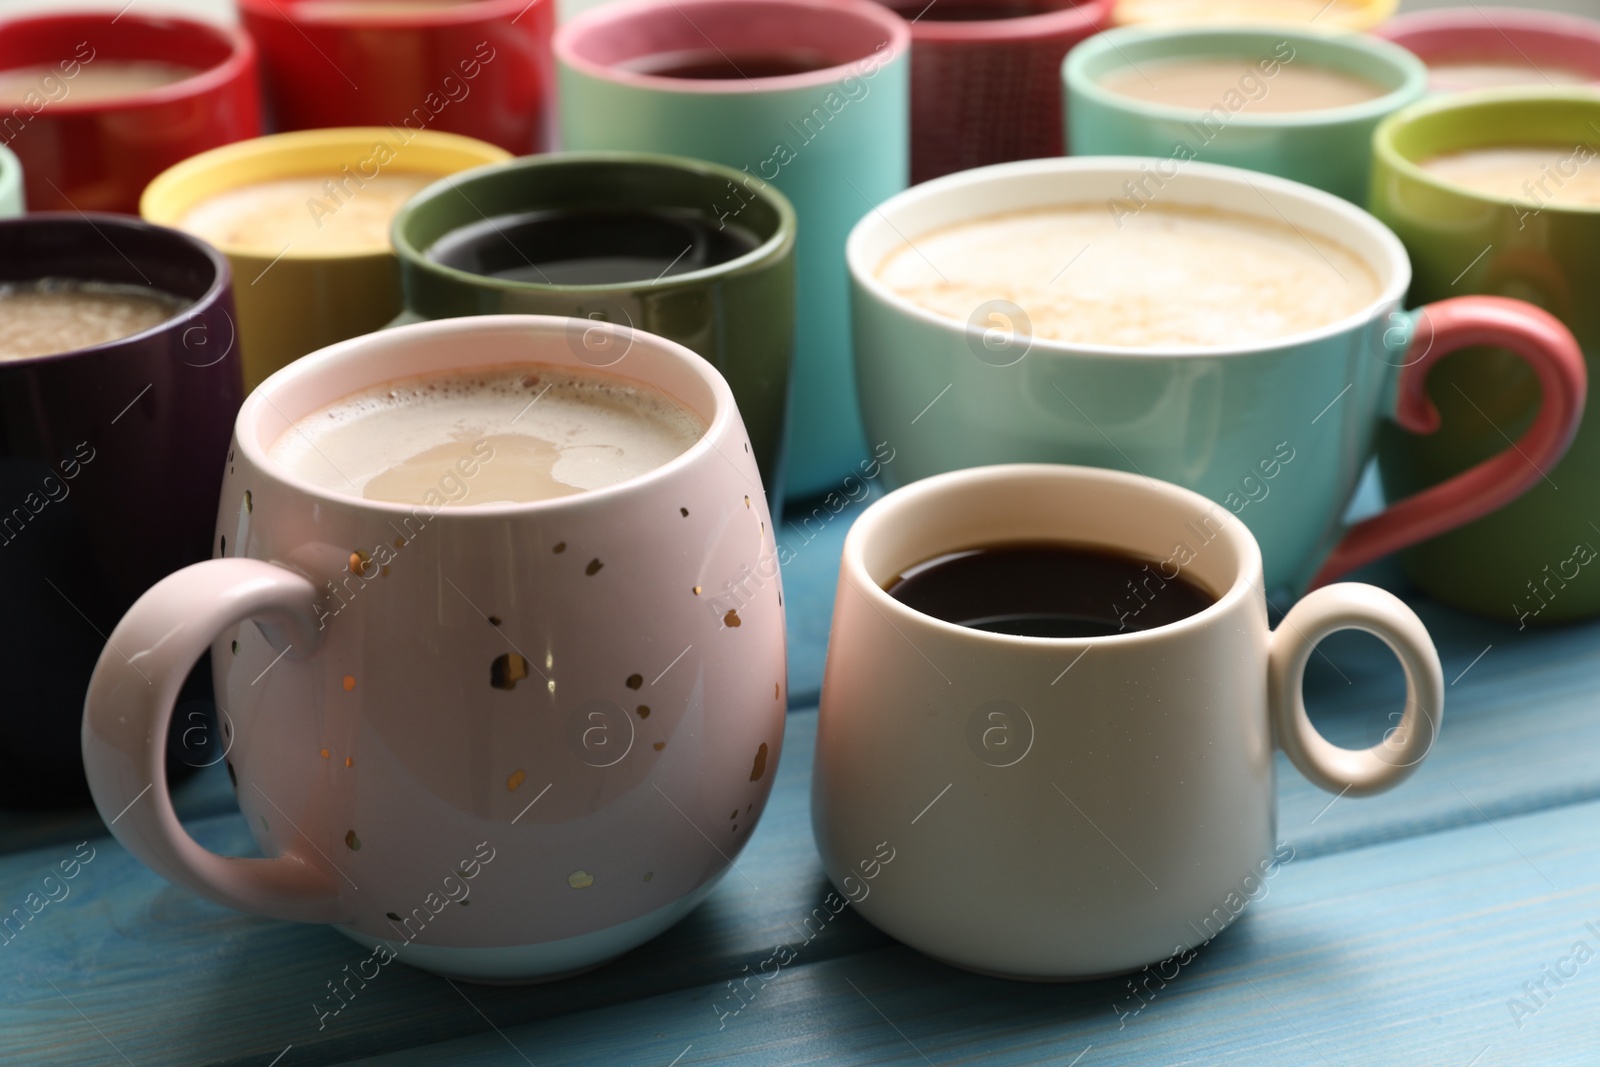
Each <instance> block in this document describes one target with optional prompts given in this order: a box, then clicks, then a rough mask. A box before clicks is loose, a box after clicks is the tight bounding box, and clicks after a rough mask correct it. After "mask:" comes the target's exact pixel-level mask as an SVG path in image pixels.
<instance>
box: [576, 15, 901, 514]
mask: <svg viewBox="0 0 1600 1067" xmlns="http://www.w3.org/2000/svg"><path fill="white" fill-rule="evenodd" d="M909 45H910V35H909V32H908V30H907V28H906V23H905V20H904V19H902V18H901V17H900V16H899V15H897V14H895V13H894V12H893V11H891V10H890V9H888V8H887V7H884V6H881V5H879V4H875V3H872V2H871V0H615V2H612V3H607V4H605V5H603V6H601V7H597V8H593V9H591V10H589V11H586V12H584V13H583V14H581V15H579V16H577V17H575V18H573V19H572V20H571V21H569V22H567V23H566V24H565V25H563V26H562V27H561V28H560V29H559V30H557V32H556V36H555V41H554V49H555V56H556V63H557V69H558V71H559V77H560V89H561V93H560V97H561V136H562V141H563V145H564V147H565V148H567V149H571V150H577V151H594V150H613V151H639V152H660V153H667V154H670V155H676V156H688V157H691V158H694V159H704V160H709V161H711V162H714V163H720V164H723V165H725V166H728V167H732V168H733V169H734V170H736V171H738V172H739V178H738V180H737V181H729V182H727V183H726V185H725V186H724V188H723V191H722V193H721V195H720V196H719V197H718V199H717V200H716V201H715V202H713V203H712V204H710V205H708V206H709V207H710V208H711V209H712V210H713V211H714V212H715V213H716V214H717V216H718V217H719V218H721V217H728V218H733V217H736V216H737V215H738V213H739V212H740V211H742V210H744V205H746V204H748V203H750V202H751V200H752V198H753V197H755V196H756V195H757V194H758V193H759V191H760V190H762V189H763V188H765V187H766V186H767V184H768V183H770V184H772V185H773V186H776V187H777V188H778V189H779V190H780V191H782V192H783V193H784V195H785V196H787V197H788V198H789V200H790V201H791V202H792V203H793V205H794V210H795V216H796V218H797V220H798V233H797V236H796V240H795V277H796V293H795V311H796V316H795V318H796V323H795V350H794V371H793V378H792V381H791V385H790V408H789V430H788V434H789V448H788V479H787V484H788V492H789V495H790V496H791V497H792V498H804V497H807V496H814V495H818V494H821V493H824V492H827V491H829V490H832V489H837V488H838V486H839V484H840V481H841V479H842V478H844V477H845V476H847V475H850V474H852V473H857V472H858V471H859V469H860V467H859V464H861V463H862V462H863V461H867V460H869V458H870V457H869V453H868V449H867V446H866V440H865V438H864V437H863V435H862V429H861V423H860V418H859V415H858V413H857V411H858V409H857V401H856V391H855V382H854V379H853V377H852V373H851V367H850V338H849V315H848V302H849V285H848V282H847V280H846V278H845V275H844V271H842V270H841V269H840V260H841V259H842V257H843V253H844V243H845V238H846V237H847V236H848V234H849V232H850V228H851V226H853V225H854V224H855V222H856V220H857V219H859V218H861V217H862V216H863V215H865V214H866V213H867V212H868V211H870V210H871V209H872V206H873V205H874V204H876V203H878V202H879V201H881V200H883V199H885V198H886V197H889V196H891V195H893V194H894V193H896V192H899V191H900V190H902V189H904V188H905V187H906V182H907V175H908V171H909V151H910V147H909V141H910V133H909V122H910V119H909V114H910V112H909V107H910V103H909V97H910V84H909V67H908V55H909V53H908V49H909ZM669 72H675V73H669Z"/></svg>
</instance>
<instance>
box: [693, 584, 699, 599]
mask: <svg viewBox="0 0 1600 1067" xmlns="http://www.w3.org/2000/svg"><path fill="white" fill-rule="evenodd" d="M694 595H695V596H699V595H700V586H698V585H697V586H695V587H694Z"/></svg>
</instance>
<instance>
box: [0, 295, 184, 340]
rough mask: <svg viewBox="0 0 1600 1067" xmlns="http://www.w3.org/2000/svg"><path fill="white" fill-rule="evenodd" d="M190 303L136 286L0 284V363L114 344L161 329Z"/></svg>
mask: <svg viewBox="0 0 1600 1067" xmlns="http://www.w3.org/2000/svg"><path fill="white" fill-rule="evenodd" d="M191 303H192V301H189V300H185V299H182V298H181V297H176V296H173V295H171V294H169V293H164V292H161V291H160V290H158V289H149V288H146V287H144V286H142V285H113V284H109V283H102V282H81V281H70V280H64V279H55V278H48V279H43V280H40V281H36V282H27V283H23V284H14V283H12V284H0V360H9V359H28V358H30V357H33V356H49V355H55V354H56V353H59V352H75V351H77V350H78V349H80V348H89V347H91V346H93V345H103V344H109V343H110V342H112V341H120V340H122V339H123V338H124V337H132V336H133V335H134V334H138V333H143V332H144V331H146V330H148V329H151V328H153V327H156V326H159V325H161V324H162V323H163V322H166V321H167V320H168V319H170V318H172V317H173V316H174V315H177V314H178V313H179V312H180V311H182V310H183V309H184V308H186V307H188V306H189V305H190V304H191Z"/></svg>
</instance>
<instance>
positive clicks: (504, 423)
mask: <svg viewBox="0 0 1600 1067" xmlns="http://www.w3.org/2000/svg"><path fill="white" fill-rule="evenodd" d="M704 433H705V423H704V422H703V421H702V420H701V419H700V418H699V417H698V416H696V415H695V414H693V413H692V412H690V411H688V410H687V409H686V408H683V407H681V406H680V405H678V404H676V403H674V402H673V401H672V400H671V399H670V398H668V397H666V396H664V395H663V394H661V393H658V392H654V391H652V390H651V389H649V388H648V387H646V386H641V385H636V384H634V383H632V382H628V381H625V380H623V379H621V378H613V377H611V376H609V375H605V374H599V373H587V372H582V373H580V372H575V371H570V370H566V369H558V368H554V367H549V366H545V365H543V364H535V363H523V364H512V365H502V366H497V367H482V368H477V369H474V370H468V371H459V372H454V373H447V374H434V375H424V376H420V377H415V378H404V379H400V380H398V381H392V382H385V383H384V384H382V385H378V386H374V387H372V388H370V389H366V390H363V391H361V392H358V393H353V394H351V395H350V396H347V397H345V398H344V399H342V400H339V401H337V402H335V403H333V404H330V405H328V406H327V407H325V408H322V409H321V410H319V411H315V412H312V413H311V414H310V415H307V416H305V417H304V418H301V419H300V420H298V421H297V422H295V423H294V425H293V426H291V427H290V428H289V429H287V430H285V431H284V432H283V434H282V435H280V436H279V438H278V440H277V441H276V442H274V443H273V445H272V447H271V448H270V449H269V450H268V455H269V457H270V458H271V460H272V461H273V462H274V463H276V464H278V465H279V466H281V467H283V468H284V469H285V470H287V471H288V472H289V473H290V474H293V475H294V476H295V477H297V478H299V479H301V480H303V481H306V482H310V483H311V484H312V485H315V486H316V487H318V488H320V489H324V490H327V491H329V492H334V493H342V494H344V495H347V496H356V497H361V498H364V499H367V500H383V501H389V502H391V503H397V504H424V505H429V506H433V507H439V506H447V505H448V506H458V507H468V506H473V505H479V504H513V503H527V502H529V501H534V500H549V499H553V498H556V497H563V496H571V495H573V494H575V493H581V492H584V491H586V490H591V489H604V488H605V487H607V486H610V485H616V484H617V483H619V482H624V481H627V480H628V479H630V478H636V477H638V476H639V475H642V474H645V473H647V472H649V471H652V470H654V469H655V468H657V467H659V466H661V465H662V464H664V463H667V462H668V461H670V460H672V459H674V458H676V457H677V456H679V455H682V454H683V453H684V452H685V451H687V450H688V449H689V448H690V446H692V445H693V444H694V443H695V442H696V441H697V440H699V439H700V437H701V435H702V434H704Z"/></svg>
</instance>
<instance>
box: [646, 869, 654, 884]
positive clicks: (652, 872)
mask: <svg viewBox="0 0 1600 1067" xmlns="http://www.w3.org/2000/svg"><path fill="white" fill-rule="evenodd" d="M655 876H656V872H655V871H645V872H644V880H645V881H647V882H648V881H649V880H650V879H652V878H654V877H655Z"/></svg>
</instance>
